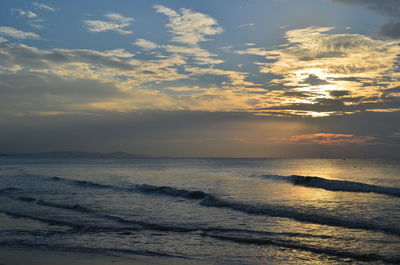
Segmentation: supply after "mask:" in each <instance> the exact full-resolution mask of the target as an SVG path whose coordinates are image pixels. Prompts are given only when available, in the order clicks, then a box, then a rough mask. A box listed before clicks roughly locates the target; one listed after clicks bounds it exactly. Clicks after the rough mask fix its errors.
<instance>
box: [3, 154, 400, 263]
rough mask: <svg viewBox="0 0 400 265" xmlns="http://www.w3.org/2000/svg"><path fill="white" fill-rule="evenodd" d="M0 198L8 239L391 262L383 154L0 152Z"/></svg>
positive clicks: (396, 198)
mask: <svg viewBox="0 0 400 265" xmlns="http://www.w3.org/2000/svg"><path fill="white" fill-rule="evenodd" d="M308 176H313V177H308ZM0 197H1V198H0V199H1V203H0V246H2V247H7V248H18V249H22V250H23V249H27V250H30V249H40V250H57V251H65V252H69V253H75V252H89V253H92V252H93V253H101V254H102V255H116V256H120V257H124V258H127V259H129V258H130V257H132V258H133V257H134V256H137V255H141V256H153V257H159V258H160V260H162V261H165V264H171V263H170V262H169V260H170V259H181V260H182V261H184V263H185V264H189V265H190V264H199V263H202V264H221V265H224V264H226V265H228V264H229V265H232V264H348V263H352V264H390V263H393V264H399V263H400V162H399V161H394V160H393V161H385V160H353V159H347V160H343V159H337V160H334V159H331V160H323V159H294V160H291V159H155V158H152V159H10V158H2V159H0ZM0 263H1V257H0Z"/></svg>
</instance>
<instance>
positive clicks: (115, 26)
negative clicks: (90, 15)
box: [83, 13, 134, 34]
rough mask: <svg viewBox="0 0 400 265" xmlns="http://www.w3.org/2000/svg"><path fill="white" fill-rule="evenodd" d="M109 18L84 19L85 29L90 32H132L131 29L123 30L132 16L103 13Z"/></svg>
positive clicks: (129, 23)
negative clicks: (106, 19)
mask: <svg viewBox="0 0 400 265" xmlns="http://www.w3.org/2000/svg"><path fill="white" fill-rule="evenodd" d="M105 17H107V18H108V19H109V20H108V21H104V20H84V21H83V22H84V23H85V25H86V29H87V30H88V31H90V32H106V31H116V32H118V33H120V34H132V33H133V31H129V30H125V28H127V27H129V26H130V25H131V22H132V21H134V19H133V18H130V17H124V16H122V15H121V14H118V13H107V14H105Z"/></svg>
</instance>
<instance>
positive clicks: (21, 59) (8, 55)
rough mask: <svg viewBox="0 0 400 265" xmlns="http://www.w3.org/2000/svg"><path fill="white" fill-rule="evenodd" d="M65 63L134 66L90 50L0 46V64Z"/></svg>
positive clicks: (111, 66)
mask: <svg viewBox="0 0 400 265" xmlns="http://www.w3.org/2000/svg"><path fill="white" fill-rule="evenodd" d="M66 63H87V64H91V65H95V66H102V67H109V68H115V69H119V70H132V69H134V66H133V65H131V64H129V63H128V62H125V61H123V60H121V59H119V58H117V57H114V56H111V54H107V53H104V52H98V51H92V50H62V49H54V50H46V51H44V50H38V49H36V48H33V47H29V46H26V45H22V44H10V45H3V46H0V66H3V67H12V66H14V65H23V66H24V67H33V68H48V67H49V66H52V65H57V64H66Z"/></svg>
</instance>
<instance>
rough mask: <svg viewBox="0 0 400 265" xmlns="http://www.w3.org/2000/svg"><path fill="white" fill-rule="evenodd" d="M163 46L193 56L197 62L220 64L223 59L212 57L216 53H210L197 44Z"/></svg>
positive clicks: (172, 51) (173, 51)
mask: <svg viewBox="0 0 400 265" xmlns="http://www.w3.org/2000/svg"><path fill="white" fill-rule="evenodd" d="M163 48H164V49H165V50H166V51H167V52H170V53H176V54H183V55H186V56H188V57H190V58H193V59H194V60H195V61H196V63H197V64H201V65H204V64H220V63H223V62H224V61H223V60H220V59H215V58H213V57H215V56H217V55H216V54H213V53H210V52H209V51H207V50H205V49H203V48H201V47H199V46H176V45H165V46H163Z"/></svg>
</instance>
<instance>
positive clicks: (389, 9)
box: [332, 0, 400, 39]
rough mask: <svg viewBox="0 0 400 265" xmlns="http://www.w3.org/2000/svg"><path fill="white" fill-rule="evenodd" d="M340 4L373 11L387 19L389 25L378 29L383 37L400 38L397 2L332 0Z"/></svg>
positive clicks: (387, 0)
mask: <svg viewBox="0 0 400 265" xmlns="http://www.w3.org/2000/svg"><path fill="white" fill-rule="evenodd" d="M332 1H334V2H338V3H341V4H348V5H359V6H363V7H365V8H368V9H370V10H372V11H375V12H377V13H379V14H381V15H382V16H384V17H386V18H388V19H389V23H387V24H385V25H383V26H382V27H381V28H380V34H381V35H382V36H385V37H389V38H393V39H399V38H400V26H399V23H400V1H398V0H332Z"/></svg>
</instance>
